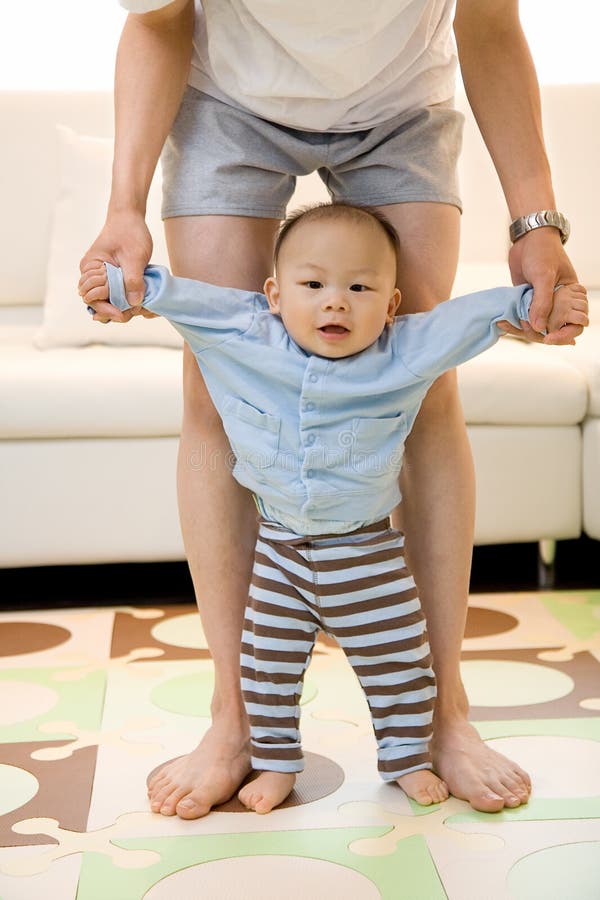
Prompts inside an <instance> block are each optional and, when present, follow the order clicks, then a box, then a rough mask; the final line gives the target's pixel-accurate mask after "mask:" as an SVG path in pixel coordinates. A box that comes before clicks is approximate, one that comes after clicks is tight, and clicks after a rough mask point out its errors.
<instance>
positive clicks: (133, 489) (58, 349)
mask: <svg viewBox="0 0 600 900" xmlns="http://www.w3.org/2000/svg"><path fill="white" fill-rule="evenodd" d="M543 99H544V115H545V127H546V136H547V143H548V146H549V152H550V156H551V158H552V161H553V166H554V174H555V186H556V190H557V196H558V198H559V199H558V203H559V206H560V208H561V209H563V210H564V211H565V212H567V213H568V214H569V215H570V218H571V220H572V224H573V237H572V240H571V242H570V244H569V250H570V251H571V255H572V258H573V260H574V262H575V263H576V265H577V266H578V270H579V275H580V278H581V280H583V281H584V282H585V283H586V284H587V285H588V287H589V289H590V296H591V297H592V298H593V297H594V291H595V290H596V289H598V288H600V260H599V259H598V252H597V242H596V239H595V219H594V218H593V217H595V215H596V212H595V211H596V210H597V209H598V208H599V201H600V196H599V185H598V179H597V173H596V166H597V160H598V159H600V123H599V122H598V120H597V117H596V118H594V116H592V114H591V112H590V111H591V110H593V109H594V108H595V109H598V108H600V85H592V86H577V87H552V88H547V89H546V90H545V91H544V98H543ZM459 102H460V105H461V107H462V108H463V109H464V108H465V106H466V104H465V102H464V99H460V101H459ZM0 117H1V121H2V123H3V132H4V139H3V141H2V145H1V146H0V171H2V173H3V181H4V182H5V184H3V189H2V194H3V204H2V216H1V218H0V246H1V247H2V264H1V265H2V269H1V275H2V277H1V279H0V438H1V440H0V495H1V507H0V508H1V513H0V515H1V517H2V541H1V542H0V567H14V566H36V565H48V564H75V563H99V562H123V561H144V560H176V559H182V558H183V545H182V541H181V537H180V531H179V525H178V516H177V509H176V497H175V459H176V451H177V442H178V439H177V435H178V432H179V427H180V417H181V388H180V368H181V351H180V349H178V348H177V347H176V346H175V347H173V346H171V347H168V346H104V345H102V344H93V345H89V346H64V347H62V346H50V347H47V348H46V349H40V345H41V344H44V343H46V344H48V343H51V344H56V343H57V342H60V340H61V337H60V334H59V335H58V337H57V334H56V333H54V334H53V336H52V337H51V339H48V335H47V334H46V337H44V333H43V331H42V333H41V336H40V331H39V329H40V324H41V322H42V318H43V301H44V295H45V292H46V284H47V280H48V284H50V285H51V284H54V288H55V289H56V279H57V277H59V276H62V278H63V280H64V281H65V283H66V284H67V285H68V287H67V288H66V293H67V295H68V296H69V300H71V297H72V304H73V306H72V309H73V311H72V316H73V317H78V316H79V317H82V316H85V315H86V314H85V312H84V311H83V307H81V308H80V307H79V305H78V304H79V299H78V297H77V294H76V282H77V278H78V272H77V269H76V261H77V259H78V258H79V256H80V255H82V254H83V252H84V251H85V250H86V249H87V246H88V244H89V242H90V241H91V239H92V237H94V234H93V233H88V232H86V229H85V228H83V227H82V228H81V233H79V232H77V233H76V239H77V240H76V243H77V244H78V245H79V246H77V247H76V248H75V250H73V248H69V252H67V247H66V246H65V245H66V244H67V243H69V241H70V240H72V235H71V237H70V238H69V240H67V238H65V233H64V227H65V217H66V218H67V220H68V221H70V220H71V219H72V218H73V216H72V215H71V213H69V212H68V211H69V206H68V203H69V202H71V201H72V200H73V197H72V196H70V199H69V197H66V194H65V192H66V188H65V181H64V179H65V177H66V178H67V180H68V178H69V177H71V176H73V177H75V176H76V174H77V173H75V175H74V174H73V172H72V171H66V172H65V171H64V167H63V172H62V175H60V174H59V162H58V145H59V140H58V137H57V131H56V124H57V123H58V124H63V125H67V126H70V127H71V128H72V129H74V130H75V131H76V132H78V133H80V134H84V135H99V136H109V135H110V133H111V120H112V115H111V98H110V96H109V95H107V94H86V93H77V92H73V93H52V92H39V93H28V92H22V93H4V94H0ZM63 137H64V135H63ZM71 137H72V138H73V136H71ZM73 140H76V139H75V138H73ZM92 144H93V142H92ZM90 146H92V145H90ZM93 146H94V147H95V146H96V145H95V144H94V145H93ZM103 165H105V162H104V163H103ZM73 167H74V164H73V163H71V169H73ZM103 171H105V169H104V170H103ZM79 175H80V177H84V176H81V173H79ZM61 179H62V181H61ZM84 180H85V179H84ZM97 180H99V179H98V178H91V177H90V178H89V179H88V181H89V193H90V195H91V194H92V193H94V192H95V191H96V192H97V190H98V187H99V186H98V184H96V183H92V182H95V181H97ZM461 180H462V191H463V197H464V203H465V214H464V217H463V220H464V221H463V239H462V249H461V265H460V269H459V275H458V278H457V284H456V291H455V292H456V293H458V292H464V291H466V290H470V289H476V288H482V287H487V286H492V285H493V284H496V283H509V275H508V270H507V268H506V264H505V258H506V251H507V237H506V234H507V227H506V226H507V219H506V210H505V207H504V204H503V200H502V197H501V194H500V191H499V187H498V184H497V180H496V177H495V174H494V172H493V169H492V167H491V163H490V161H489V158H488V157H487V154H486V152H485V150H484V148H483V145H482V142H481V139H480V137H479V135H478V133H477V131H476V129H475V126H474V124H473V122H472V120H471V118H470V116H468V117H467V123H466V133H465V147H464V153H463V158H462V163H461ZM80 187H81V185H80ZM102 188H103V190H104V189H105V188H106V185H102ZM67 193H68V192H67ZM322 196H324V194H323V191H322V188H321V187H320V186H319V183H317V181H316V180H315V179H314V178H312V177H310V178H308V179H303V180H302V181H301V183H299V187H298V191H297V194H296V195H295V197H294V199H293V201H292V205H295V204H296V203H297V202H306V201H307V200H309V199H311V198H318V197H322ZM79 200H80V202H81V198H79ZM90 202H91V200H90ZM97 202H100V205H102V203H103V202H104V201H103V200H101V201H97ZM61 203H62V204H63V206H62V207H61V205H60V204H61ZM65 203H66V206H65V205H64V204H65ZM83 203H84V206H85V205H86V204H87V203H88V198H87V194H86V195H85V196H84V198H83ZM65 210H66V212H65ZM83 212H85V210H83ZM61 216H62V226H61V227H62V228H63V232H60V229H59V230H58V231H57V223H59V224H60V222H61ZM75 218H76V217H75ZM150 218H151V220H152V222H151V225H152V230H153V234H154V236H155V238H156V239H157V242H158V238H159V234H160V223H159V222H158V221H157V215H156V212H155V210H154V211H153V212H151V214H150ZM88 224H89V223H88ZM94 227H95V226H94ZM73 228H75V229H76V228H77V225H76V223H74V224H73ZM69 253H70V254H71V256H69ZM73 253H75V256H73ZM158 255H159V257H161V256H164V248H163V249H160V250H159V253H158ZM66 260H68V262H66ZM71 266H72V267H73V268H72V271H71V270H70V269H71ZM57 272H58V274H57ZM59 280H60V278H59ZM596 297H597V299H595V300H594V301H593V304H592V305H593V306H594V305H595V306H596V312H597V313H598V315H597V316H596V320H597V321H598V323H599V324H598V325H596V326H592V327H591V328H590V329H589V330H588V333H587V334H586V335H585V338H584V339H582V340H581V341H580V343H579V345H578V346H577V347H576V348H564V349H555V348H549V347H540V346H534V345H529V344H525V343H523V342H521V341H518V340H514V339H510V338H505V339H503V340H501V341H500V343H499V344H498V345H497V346H496V347H495V348H493V349H492V350H491V351H489V352H488V353H487V354H484V355H483V356H482V357H480V358H478V359H476V360H474V361H472V362H470V363H468V364H467V365H465V366H463V367H462V369H461V371H460V389H461V394H462V399H463V403H464V408H465V415H466V420H467V423H468V430H469V435H470V439H471V442H472V446H473V451H474V457H475V464H476V470H477V494H478V510H477V524H476V541H477V543H479V544H490V543H506V542H516V541H554V540H557V539H562V538H575V537H578V536H579V535H580V534H581V533H582V531H585V532H586V533H587V534H588V535H589V536H590V537H592V538H596V539H600V477H599V476H600V291H599V292H598V293H597V295H596ZM47 312H48V311H47ZM74 321H77V322H80V321H82V319H76V320H75V319H74ZM50 324H51V323H50ZM162 324H163V326H164V325H166V323H162ZM46 325H47V328H46V331H47V332H48V328H50V325H49V324H48V322H46ZM145 325H146V326H148V327H153V325H154V321H150V322H147V323H145ZM87 326H88V323H87V321H86V327H87ZM108 327H109V328H110V329H113V332H114V329H119V328H121V329H122V332H121V333H120V335H118V336H113V338H112V339H113V340H128V338H127V337H126V336H125V334H126V329H129V328H131V327H133V326H129V325H128V326H118V325H111V326H108ZM108 327H107V326H104V332H102V329H103V326H100V325H97V324H96V325H93V328H94V329H96V330H95V331H94V332H93V334H94V339H96V336H98V337H101V336H102V333H104V335H106V331H107V329H108ZM161 327H162V326H161ZM59 330H60V329H59ZM50 331H51V328H50ZM153 334H154V332H153ZM102 339H105V337H104V338H102ZM168 342H169V340H168V339H167V343H168ZM64 343H66V344H69V343H72V336H69V334H66V336H65V339H64ZM198 459H199V456H198V457H197V459H195V460H194V459H193V460H191V461H190V464H192V465H193V464H196V463H197V460H198ZM545 546H547V545H545Z"/></svg>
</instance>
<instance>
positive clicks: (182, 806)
mask: <svg viewBox="0 0 600 900" xmlns="http://www.w3.org/2000/svg"><path fill="white" fill-rule="evenodd" d="M209 812H210V804H209V803H206V801H203V800H202V799H201V798H200V797H197V796H196V795H194V794H193V793H192V794H188V795H187V796H186V797H184V798H183V799H182V800H180V801H179V803H178V804H177V808H176V813H177V815H178V816H179V818H180V819H201V818H202V816H206V815H208V813H209Z"/></svg>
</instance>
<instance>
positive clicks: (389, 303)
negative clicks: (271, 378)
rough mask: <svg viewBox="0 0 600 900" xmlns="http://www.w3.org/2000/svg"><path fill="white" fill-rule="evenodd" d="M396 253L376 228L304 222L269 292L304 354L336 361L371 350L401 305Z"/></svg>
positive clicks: (271, 302) (275, 310) (368, 224)
mask: <svg viewBox="0 0 600 900" xmlns="http://www.w3.org/2000/svg"><path fill="white" fill-rule="evenodd" d="M395 279H396V260H395V258H394V251H393V249H392V247H391V246H390V244H389V242H388V241H387V240H386V238H385V236H384V235H383V234H382V233H381V230H380V229H379V227H378V226H377V225H376V224H375V223H371V222H365V223H357V222H345V221H330V222H322V221H321V222H318V221H313V222H306V223H303V222H300V223H299V224H298V225H297V226H296V227H295V228H294V229H293V231H291V232H290V234H289V235H288V236H287V237H286V239H285V241H284V243H283V245H282V247H281V251H280V254H279V260H278V265H277V273H276V276H275V278H268V279H267V281H266V283H265V294H266V295H267V299H268V301H269V307H270V309H271V312H273V313H277V314H279V315H281V318H282V319H283V324H284V325H285V327H286V329H287V331H288V333H289V334H290V335H291V337H292V338H293V339H294V340H295V341H296V343H297V344H299V345H300V346H301V347H302V348H303V349H304V350H306V351H308V352H309V353H316V354H317V355H319V356H327V357H331V358H332V359H339V358H341V357H344V356H351V355H352V354H354V353H359V352H360V351H361V350H364V349H365V348H366V347H369V346H370V345H371V344H372V343H373V342H374V341H376V340H377V338H378V337H379V335H380V334H381V333H382V331H383V329H384V328H385V326H386V323H388V322H391V321H392V318H393V315H394V313H395V311H396V308H397V306H398V303H399V302H400V292H399V291H398V290H397V289H396V284H395Z"/></svg>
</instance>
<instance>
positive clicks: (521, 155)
mask: <svg viewBox="0 0 600 900" xmlns="http://www.w3.org/2000/svg"><path fill="white" fill-rule="evenodd" d="M454 32H455V35H456V42H457V46H458V55H459V59H460V66H461V71H462V77H463V81H464V85H465V90H466V92H467V97H468V99H469V103H470V105H471V108H472V110H473V113H474V115H475V118H476V120H477V124H478V125H479V128H480V131H481V133H482V135H483V139H484V141H485V143H486V145H487V148H488V150H489V152H490V155H491V157H492V160H493V162H494V165H495V167H496V171H497V172H498V176H499V178H500V183H501V185H502V189H503V191H504V195H505V197H506V202H507V204H508V209H509V212H510V216H511V219H516V218H517V217H519V216H522V215H527V214H528V213H532V212H537V211H538V210H542V209H556V202H555V198H554V190H553V187H552V178H551V173H550V167H549V164H548V158H547V155H546V150H545V147H544V138H543V133H542V117H541V109H540V93H539V87H538V82H537V76H536V73H535V68H534V65H533V61H532V59H531V54H530V52H529V47H528V46H527V41H526V39H525V35H524V34H523V30H522V28H521V23H520V21H519V9H518V0H457V4H456V16H455V19H454ZM509 264H510V269H511V275H512V278H513V282H514V283H515V284H518V283H523V282H528V283H530V284H532V285H533V288H534V301H533V306H532V310H531V324H532V325H533V328H534V329H535V330H536V331H537V332H542V331H545V330H546V327H547V322H548V315H549V312H550V309H551V307H552V290H553V288H554V286H555V285H556V284H559V283H561V284H568V283H571V282H575V281H577V276H576V274H575V270H574V269H573V266H572V264H571V262H570V260H569V258H568V256H567V255H566V253H565V251H564V249H563V246H562V244H561V241H560V234H559V232H558V230H557V229H556V228H552V227H544V228H538V229H536V230H534V231H531V232H530V233H529V234H527V235H525V236H524V237H522V238H520V239H519V240H518V241H517V242H516V243H515V244H514V245H513V247H512V249H511V251H510V255H509ZM509 330H512V329H509ZM581 331H582V329H581V327H578V326H575V325H571V326H568V327H566V328H561V329H560V331H559V332H554V333H553V334H552V335H551V340H552V342H553V343H561V344H566V343H571V342H572V341H573V339H574V338H575V337H576V336H577V335H578V334H580V333H581ZM525 334H526V336H527V337H529V338H530V339H532V338H534V333H533V331H532V330H531V329H528V328H526V329H525Z"/></svg>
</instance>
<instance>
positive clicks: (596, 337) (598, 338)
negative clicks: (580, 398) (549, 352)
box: [559, 291, 600, 416]
mask: <svg viewBox="0 0 600 900" xmlns="http://www.w3.org/2000/svg"><path fill="white" fill-rule="evenodd" d="M589 299H590V325H589V327H588V328H586V329H585V330H584V332H583V334H582V335H581V337H579V338H577V343H576V345H575V346H574V347H561V348H560V350H559V352H560V355H561V357H562V358H563V359H564V360H565V361H566V362H568V363H569V365H571V366H574V367H575V368H577V369H578V370H579V371H580V372H581V373H582V375H583V376H584V378H585V380H586V382H587V386H588V395H589V399H588V416H600V291H590V292H589Z"/></svg>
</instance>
